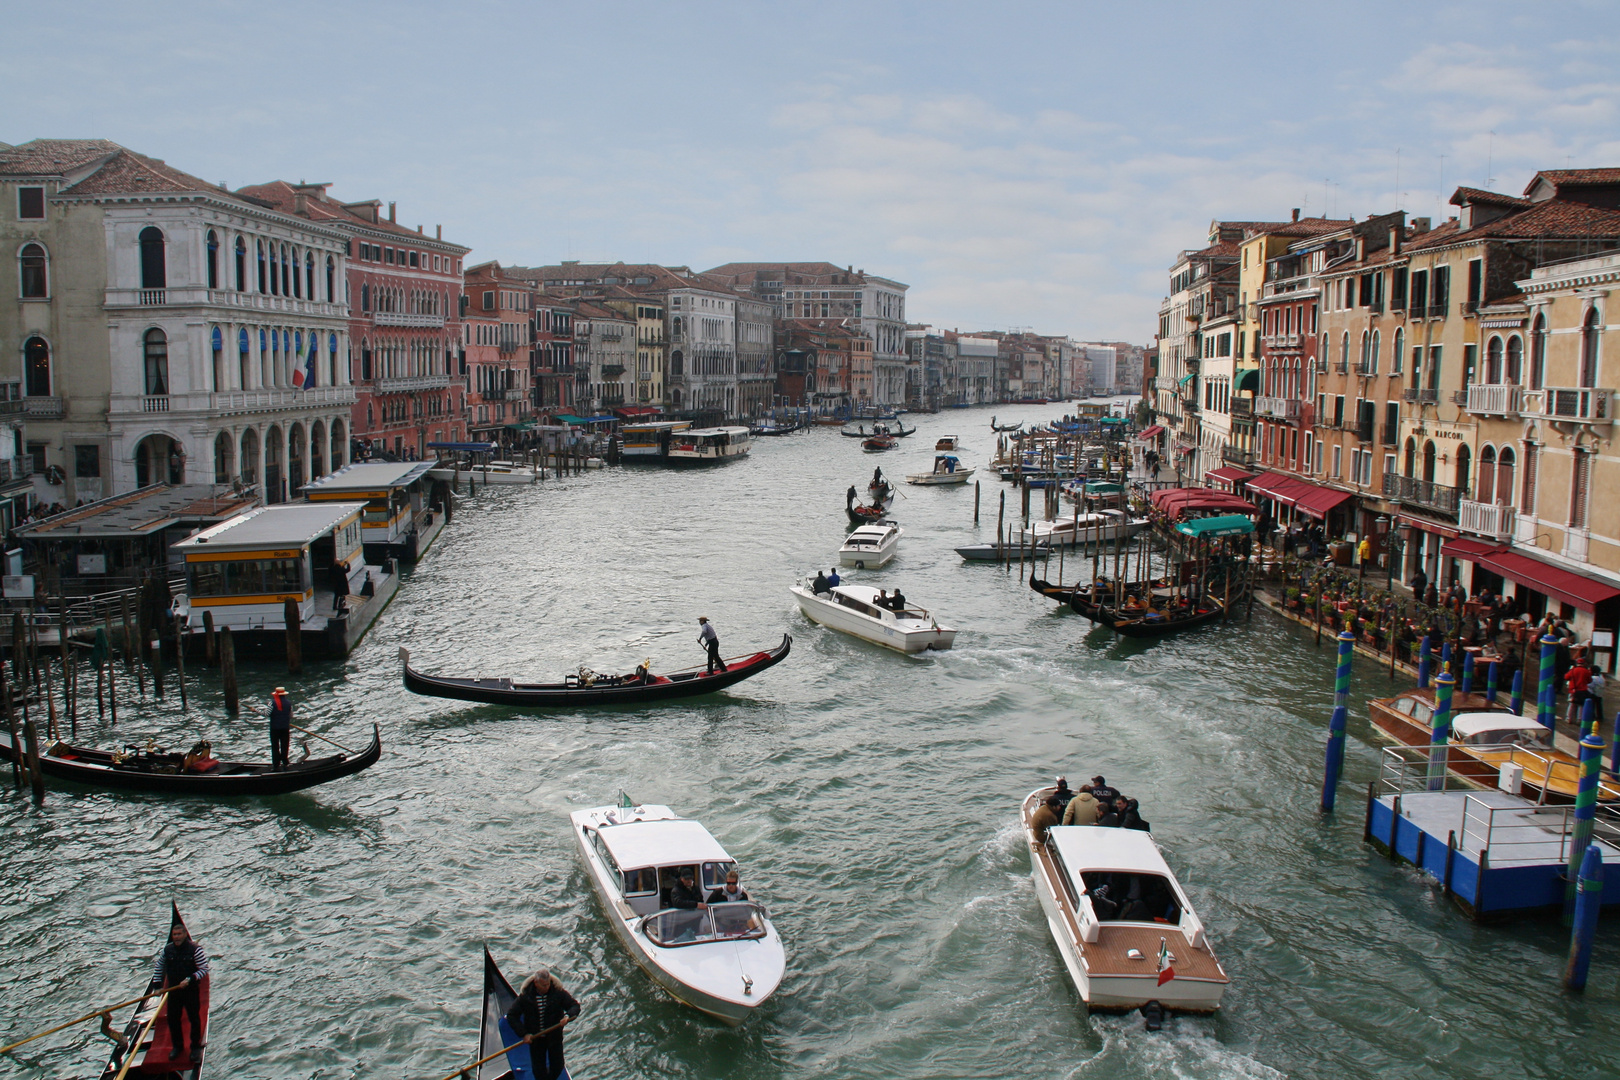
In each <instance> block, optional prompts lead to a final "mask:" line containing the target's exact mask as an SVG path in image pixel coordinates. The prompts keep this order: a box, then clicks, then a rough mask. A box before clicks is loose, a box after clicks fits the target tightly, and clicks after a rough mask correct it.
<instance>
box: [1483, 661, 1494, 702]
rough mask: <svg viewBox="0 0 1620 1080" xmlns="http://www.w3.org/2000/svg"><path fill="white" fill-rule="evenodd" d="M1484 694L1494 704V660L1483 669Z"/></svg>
mask: <svg viewBox="0 0 1620 1080" xmlns="http://www.w3.org/2000/svg"><path fill="white" fill-rule="evenodd" d="M1485 696H1486V697H1487V698H1489V699H1490V703H1491V704H1492V705H1495V704H1496V661H1495V660H1492V661H1491V663H1490V666H1489V667H1487V668H1486V669H1485Z"/></svg>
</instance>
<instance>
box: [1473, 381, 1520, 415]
mask: <svg viewBox="0 0 1620 1080" xmlns="http://www.w3.org/2000/svg"><path fill="white" fill-rule="evenodd" d="M1464 404H1466V405H1467V407H1468V411H1469V412H1471V413H1475V414H1477V415H1479V416H1518V415H1519V388H1518V387H1517V386H1515V385H1514V384H1512V383H1476V384H1474V385H1473V386H1470V387H1469V388H1468V400H1467V401H1466V402H1465V403H1464Z"/></svg>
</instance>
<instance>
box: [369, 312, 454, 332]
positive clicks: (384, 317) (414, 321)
mask: <svg viewBox="0 0 1620 1080" xmlns="http://www.w3.org/2000/svg"><path fill="white" fill-rule="evenodd" d="M371 321H372V323H373V325H376V326H415V327H421V328H426V329H431V330H439V329H442V328H443V327H444V316H443V315H412V314H408V313H406V312H403V311H378V312H373V313H372V316H371Z"/></svg>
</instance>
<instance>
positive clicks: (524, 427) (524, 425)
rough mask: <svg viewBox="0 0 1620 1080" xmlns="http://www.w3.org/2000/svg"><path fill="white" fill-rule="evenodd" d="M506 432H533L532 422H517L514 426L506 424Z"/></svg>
mask: <svg viewBox="0 0 1620 1080" xmlns="http://www.w3.org/2000/svg"><path fill="white" fill-rule="evenodd" d="M506 430H507V431H533V430H534V421H533V420H519V421H518V422H517V423H515V424H507V425H506Z"/></svg>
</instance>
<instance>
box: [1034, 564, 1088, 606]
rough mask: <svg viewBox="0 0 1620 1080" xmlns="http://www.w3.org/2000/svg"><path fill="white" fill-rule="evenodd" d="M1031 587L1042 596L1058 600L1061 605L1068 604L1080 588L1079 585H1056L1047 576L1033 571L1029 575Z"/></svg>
mask: <svg viewBox="0 0 1620 1080" xmlns="http://www.w3.org/2000/svg"><path fill="white" fill-rule="evenodd" d="M1029 587H1030V588H1031V589H1033V590H1034V591H1035V592H1038V593H1040V594H1041V595H1042V596H1045V597H1047V598H1049V599H1051V600H1056V601H1057V602H1058V603H1059V604H1061V605H1068V604H1069V601H1070V599H1071V598H1072V597H1073V596H1074V594H1075V593H1076V592H1077V591H1078V590H1079V586H1078V585H1069V586H1067V587H1065V586H1063V585H1054V584H1052V583H1051V582H1050V581H1047V580H1046V579H1045V578H1038V577H1036V576H1035V574H1034V572H1033V571H1031V572H1030V575H1029Z"/></svg>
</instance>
